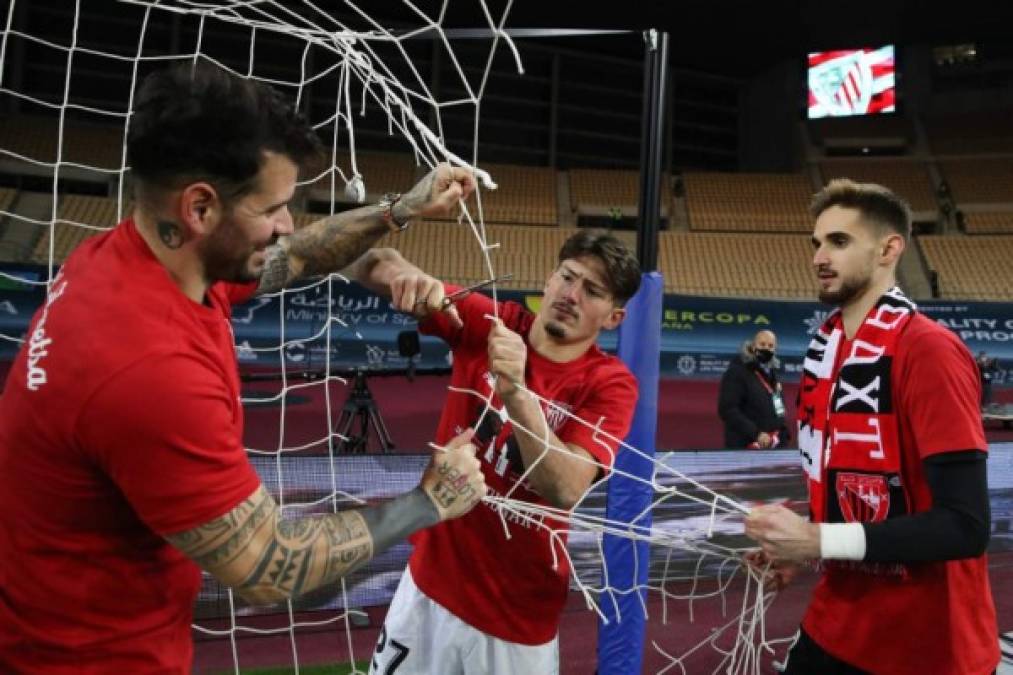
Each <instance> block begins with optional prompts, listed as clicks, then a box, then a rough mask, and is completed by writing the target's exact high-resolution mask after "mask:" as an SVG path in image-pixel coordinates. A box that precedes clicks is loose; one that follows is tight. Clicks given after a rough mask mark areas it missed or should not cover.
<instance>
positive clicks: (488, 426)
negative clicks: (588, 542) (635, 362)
mask: <svg viewBox="0 0 1013 675" xmlns="http://www.w3.org/2000/svg"><path fill="white" fill-rule="evenodd" d="M361 262H362V264H364V265H365V266H367V267H368V268H369V269H368V270H367V271H364V272H360V273H358V274H357V276H359V277H360V278H365V279H367V280H368V281H367V285H370V286H371V287H372V288H373V289H374V290H376V291H378V292H381V293H385V294H386V295H388V296H390V297H391V298H392V299H393V301H394V304H395V305H396V306H398V307H400V308H402V309H403V310H406V311H414V313H415V314H416V316H418V317H419V318H420V320H422V324H421V328H422V331H423V332H426V333H429V334H431V335H437V336H439V337H441V338H443V339H444V340H446V341H447V343H448V344H449V345H450V348H451V351H452V353H453V356H454V367H453V375H452V377H451V391H450V393H449V394H448V397H447V402H446V404H445V406H444V409H443V415H442V417H441V418H440V424H439V429H438V431H437V434H436V438H437V441H441V440H444V439H447V438H450V437H452V436H453V435H454V434H455V433H458V430H460V429H464V428H468V427H470V426H476V434H475V440H474V442H475V443H476V445H478V456H479V458H480V459H481V460H482V470H483V471H484V472H485V476H486V482H487V483H488V485H489V489H490V493H491V494H493V495H498V496H504V495H509V496H510V497H512V498H514V499H519V500H524V501H528V502H531V503H533V504H537V505H540V506H546V507H553V508H556V509H560V510H562V511H564V512H565V511H568V510H571V509H572V508H573V507H574V506H575V505H576V504H577V503H578V502H579V500H580V499H581V498H582V497H583V495H584V494H585V493H586V491H587V490H588V488H589V487H590V486H591V484H592V483H593V482H594V481H595V480H597V479H598V478H600V477H601V476H602V475H604V472H606V471H608V468H609V467H610V466H611V465H612V462H613V460H614V456H615V452H616V450H617V443H616V442H615V441H613V440H611V438H610V437H609V436H606V435H604V434H601V433H598V432H597V431H596V429H599V430H600V431H601V432H605V434H609V435H610V436H611V437H615V438H623V437H624V436H625V435H626V433H627V431H628V429H629V425H630V421H631V419H632V416H633V408H634V405H635V403H636V399H637V384H636V380H635V379H634V378H633V376H632V375H631V374H630V372H629V371H628V370H627V369H626V367H625V366H624V365H623V364H622V363H621V362H620V361H619V360H618V359H616V358H615V357H612V356H609V355H607V354H605V353H604V352H602V351H601V350H600V349H599V348H598V347H597V345H596V344H595V342H596V340H597V338H598V335H599V333H600V332H601V331H602V330H609V329H613V328H616V327H618V326H619V324H620V323H621V322H622V320H623V318H624V316H625V310H624V309H623V305H624V304H625V302H626V301H627V300H628V299H629V298H630V297H632V296H633V295H634V294H635V293H636V291H637V288H638V287H639V284H640V270H639V268H638V265H637V262H636V260H635V258H634V257H633V255H632V254H631V253H630V252H629V251H628V250H627V249H626V248H625V247H624V246H623V245H622V243H620V242H619V241H618V240H616V239H615V238H613V237H611V236H609V235H604V234H595V233H589V232H583V231H582V232H580V233H578V234H576V235H574V236H573V237H572V238H570V239H569V240H568V241H567V242H566V244H565V245H564V246H563V248H562V250H561V251H560V253H559V264H558V265H557V267H556V269H555V270H553V271H552V273H551V274H550V275H549V277H548V279H547V280H546V282H545V288H544V295H543V298H542V304H541V307H540V309H539V310H538V312H537V313H534V314H532V313H531V312H529V311H527V310H526V309H524V308H523V307H521V306H520V305H518V304H516V303H512V302H501V303H499V304H498V305H497V304H495V303H494V302H493V301H492V300H491V299H489V298H487V297H485V296H484V295H480V294H472V295H470V296H468V297H466V298H464V299H463V300H459V301H457V303H456V307H457V309H456V310H455V312H454V313H451V312H441V311H440V310H441V309H442V306H443V298H444V297H445V294H446V293H450V292H453V291H455V290H457V289H456V287H454V286H447V287H446V288H445V287H444V286H443V284H441V283H440V282H439V281H437V280H435V279H433V278H432V277H430V276H428V275H426V274H425V273H423V272H421V271H420V270H418V269H417V268H416V267H414V266H412V265H411V264H410V263H408V262H406V261H405V260H404V259H403V258H401V257H400V256H399V255H398V254H397V253H395V252H393V251H383V250H380V251H372V252H371V253H369V254H367V255H366V256H365V257H364V258H363V260H362V261H361ZM494 312H495V313H496V314H497V315H498V318H496V319H492V318H491V317H492V315H493V314H494ZM468 392H474V393H468ZM529 392H532V393H534V394H537V395H538V396H540V397H541V398H542V399H544V400H546V401H549V402H551V403H549V404H546V403H542V402H541V401H539V399H538V398H535V397H534V396H533V395H532V394H531V393H529ZM486 398H488V399H489V400H490V402H491V405H492V408H493V410H492V411H490V412H489V413H488V414H485V415H483V411H484V410H485V403H486V402H485V399H486ZM582 421H583V422H584V423H585V424H586V425H585V424H582V423H581V422H582ZM546 444H549V445H551V446H552V447H553V448H556V449H547V447H546ZM522 478H523V480H522ZM503 515H504V516H506V514H503ZM539 520H540V519H539ZM446 525H450V526H449V527H448V526H446ZM505 526H506V529H507V530H508V532H507V531H504V523H503V522H502V521H501V514H500V513H499V512H498V511H497V510H496V509H495V508H494V507H493V506H491V505H489V504H485V503H483V504H482V505H480V506H479V507H478V508H476V509H474V510H473V511H471V512H470V513H469V514H468V515H467V516H465V517H464V518H462V519H459V520H458V521H456V522H455V523H453V524H449V523H446V524H441V525H438V526H436V527H432V528H428V529H426V530H423V531H421V532H419V533H418V534H417V535H416V536H415V537H414V538H413V541H414V543H415V550H414V551H413V553H412V556H411V559H410V561H409V564H408V569H407V570H406V571H405V574H404V576H403V577H402V579H401V584H400V586H399V587H398V590H397V593H396V594H395V596H394V599H393V601H392V602H391V607H390V611H389V612H388V614H387V619H386V622H385V624H384V628H383V632H382V633H381V635H380V639H379V642H378V644H377V650H376V654H375V656H374V659H373V664H372V669H371V672H373V673H382V672H393V666H394V665H395V664H396V670H397V673H398V675H403V674H409V675H414V674H423V673H425V674H431V675H437V674H439V675H457V674H463V673H476V674H477V673H499V674H503V675H509V674H512V673H531V674H532V675H543V674H546V673H555V672H558V667H559V666H558V643H557V639H556V634H557V632H558V629H559V618H560V614H561V612H562V609H563V604H564V602H565V601H566V595H567V590H568V587H569V583H568V582H569V574H570V567H569V565H568V563H567V557H566V553H565V551H564V550H563V548H562V547H564V546H565V543H566V542H565V536H564V537H552V536H550V534H549V532H548V530H547V529H546V528H553V529H556V530H561V531H564V532H565V529H566V519H565V516H564V517H560V518H546V519H545V520H544V522H538V523H533V522H529V521H526V520H524V519H522V518H517V517H509V516H507V517H506V523H505Z"/></svg>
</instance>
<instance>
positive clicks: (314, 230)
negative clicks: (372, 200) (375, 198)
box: [288, 206, 390, 276]
mask: <svg viewBox="0 0 1013 675" xmlns="http://www.w3.org/2000/svg"><path fill="white" fill-rule="evenodd" d="M389 231H390V227H389V225H388V224H387V222H386V221H385V220H384V218H383V210H382V209H381V208H380V207H379V206H366V207H363V208H361V209H356V210H354V211H346V212H344V213H339V214H337V215H335V216H331V217H330V218H325V219H324V220H318V221H317V222H315V223H313V224H311V225H308V226H307V227H304V228H303V229H301V230H299V231H298V232H296V233H295V234H293V235H292V236H291V237H289V239H288V246H289V255H290V257H292V258H293V259H294V260H295V261H296V265H294V266H295V267H298V268H299V273H300V274H301V275H305V276H316V275H319V274H330V273H331V272H337V271H339V270H341V269H343V268H344V267H345V266H347V265H348V264H350V263H351V262H352V261H354V260H355V259H356V258H358V257H359V256H361V255H362V254H363V253H365V252H366V251H367V250H368V249H369V248H370V247H371V246H373V245H374V244H375V243H376V242H377V241H379V240H380V237H382V236H383V235H384V234H386V233H387V232H389Z"/></svg>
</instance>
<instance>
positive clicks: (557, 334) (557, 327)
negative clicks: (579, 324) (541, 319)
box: [545, 321, 566, 340]
mask: <svg viewBox="0 0 1013 675" xmlns="http://www.w3.org/2000/svg"><path fill="white" fill-rule="evenodd" d="M545 332H546V333H548V334H549V336H551V337H554V338H556V339H557V340H562V339H563V338H565V337H566V328H565V327H564V326H563V325H562V324H559V323H556V322H555V321H546V322H545Z"/></svg>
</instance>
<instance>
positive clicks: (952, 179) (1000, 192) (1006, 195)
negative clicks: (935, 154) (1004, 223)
mask: <svg viewBox="0 0 1013 675" xmlns="http://www.w3.org/2000/svg"><path fill="white" fill-rule="evenodd" d="M940 167H941V169H942V173H943V177H944V178H945V179H946V181H947V182H948V183H949V185H950V192H951V193H952V194H953V199H954V201H956V203H957V204H967V203H984V204H996V203H1004V202H1006V203H1013V159H1011V158H1006V157H989V158H976V159H947V160H942V161H940Z"/></svg>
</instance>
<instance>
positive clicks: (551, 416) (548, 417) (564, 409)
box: [542, 401, 573, 431]
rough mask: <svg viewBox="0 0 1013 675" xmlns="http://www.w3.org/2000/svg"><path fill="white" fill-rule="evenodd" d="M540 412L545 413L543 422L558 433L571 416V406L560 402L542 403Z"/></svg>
mask: <svg viewBox="0 0 1013 675" xmlns="http://www.w3.org/2000/svg"><path fill="white" fill-rule="evenodd" d="M542 410H543V411H544V412H545V421H546V422H548V423H549V428H551V429H552V430H553V431H558V430H559V428H560V427H561V426H563V425H564V424H566V421H567V420H568V419H570V418H571V417H572V416H573V406H571V405H570V404H569V403H563V402H561V401H548V402H546V403H543V404H542Z"/></svg>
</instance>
